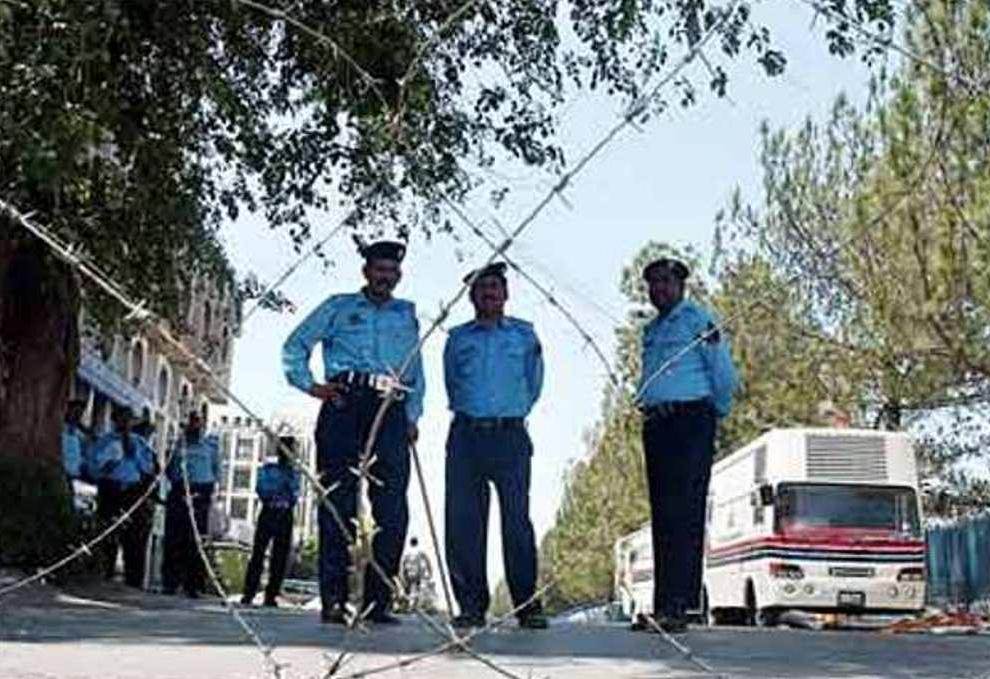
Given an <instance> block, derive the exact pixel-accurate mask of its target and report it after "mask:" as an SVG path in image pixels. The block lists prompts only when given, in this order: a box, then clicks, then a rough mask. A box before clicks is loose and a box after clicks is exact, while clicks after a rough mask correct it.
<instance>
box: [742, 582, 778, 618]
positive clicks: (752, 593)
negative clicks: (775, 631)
mask: <svg viewBox="0 0 990 679" xmlns="http://www.w3.org/2000/svg"><path fill="white" fill-rule="evenodd" d="M779 615H780V613H779V611H777V610H775V609H773V608H760V607H759V604H758V603H757V601H756V590H755V588H754V587H753V583H752V582H748V583H746V619H745V622H746V626H747V627H776V626H777V619H778V618H779Z"/></svg>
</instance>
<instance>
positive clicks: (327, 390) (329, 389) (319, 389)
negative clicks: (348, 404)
mask: <svg viewBox="0 0 990 679" xmlns="http://www.w3.org/2000/svg"><path fill="white" fill-rule="evenodd" d="M343 391H344V390H343V388H342V387H340V386H339V385H336V384H314V385H313V386H312V387H310V388H309V395H310V396H312V397H314V398H318V399H320V400H321V401H333V402H334V404H336V403H337V402H338V401H339V400H340V398H341V395H342V394H343Z"/></svg>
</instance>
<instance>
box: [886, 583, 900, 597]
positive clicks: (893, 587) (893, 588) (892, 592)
mask: <svg viewBox="0 0 990 679" xmlns="http://www.w3.org/2000/svg"><path fill="white" fill-rule="evenodd" d="M887 594H888V595H889V596H890V598H891V599H896V598H897V595H898V594H899V592H898V590H897V585H891V586H890V587H888V588H887Z"/></svg>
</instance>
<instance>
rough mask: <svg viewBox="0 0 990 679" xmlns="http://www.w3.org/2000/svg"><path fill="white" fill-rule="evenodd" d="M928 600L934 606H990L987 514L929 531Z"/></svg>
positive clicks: (989, 536)
mask: <svg viewBox="0 0 990 679" xmlns="http://www.w3.org/2000/svg"><path fill="white" fill-rule="evenodd" d="M927 538H928V551H927V556H926V559H925V560H926V562H927V567H928V569H927V570H928V597H929V601H930V602H931V603H932V604H935V605H966V606H973V605H976V606H977V607H981V608H982V607H986V606H987V605H990V514H982V515H980V516H975V517H970V518H966V519H961V520H959V521H955V522H953V523H950V524H946V525H942V526H933V527H931V528H929V529H928V535H927Z"/></svg>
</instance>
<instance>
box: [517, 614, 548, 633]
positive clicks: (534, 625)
mask: <svg viewBox="0 0 990 679" xmlns="http://www.w3.org/2000/svg"><path fill="white" fill-rule="evenodd" d="M519 626H520V627H521V628H523V629H546V628H547V627H549V626H550V623H549V622H548V621H547V616H545V615H543V613H527V614H526V615H520V616H519Z"/></svg>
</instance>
